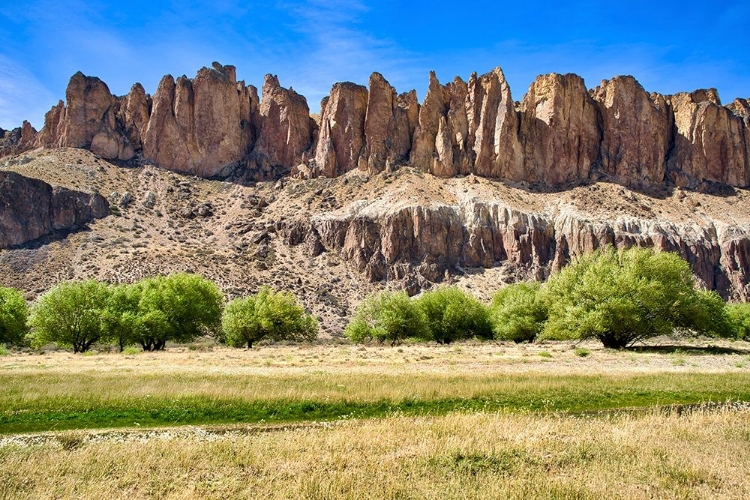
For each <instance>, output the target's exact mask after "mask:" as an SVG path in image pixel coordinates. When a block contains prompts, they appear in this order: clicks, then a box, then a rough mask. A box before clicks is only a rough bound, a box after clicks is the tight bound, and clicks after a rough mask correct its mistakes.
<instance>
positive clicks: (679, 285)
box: [541, 247, 726, 348]
mask: <svg viewBox="0 0 750 500" xmlns="http://www.w3.org/2000/svg"><path fill="white" fill-rule="evenodd" d="M544 294H545V300H546V301H547V303H548V304H549V319H548V320H547V322H546V323H545V326H544V329H543V331H542V334H541V337H542V338H547V339H586V338H591V337H595V338H598V339H599V340H601V342H602V343H603V344H604V345H605V346H606V347H612V348H622V347H625V346H628V345H630V344H632V343H634V342H636V341H638V340H642V339H646V338H650V337H656V336H659V335H665V334H671V333H672V332H673V331H674V330H675V329H680V330H689V331H692V332H695V333H701V334H708V335H717V334H723V333H725V330H724V329H723V327H717V328H714V327H712V326H711V325H712V324H714V325H720V324H722V323H724V322H725V320H726V318H725V317H724V318H722V317H721V311H723V308H720V309H718V308H717V307H715V306H716V305H717V302H716V301H715V297H714V296H712V295H710V294H701V293H699V292H698V290H697V289H696V283H695V278H694V277H693V274H692V272H691V270H690V266H689V265H688V263H687V262H686V261H685V260H683V259H682V258H680V257H679V256H678V255H676V254H673V253H667V252H655V251H654V250H653V249H644V248H631V249H629V250H625V251H619V252H618V251H616V250H615V249H613V248H611V247H608V248H606V249H603V250H598V251H595V252H592V253H590V254H587V255H584V256H582V257H581V258H579V259H578V260H577V261H575V262H573V263H572V264H570V265H569V266H567V267H565V268H564V269H563V270H562V271H560V272H559V273H557V274H556V275H554V276H552V278H550V280H549V281H548V282H547V284H546V285H545V287H544ZM717 315H718V316H717Z"/></svg>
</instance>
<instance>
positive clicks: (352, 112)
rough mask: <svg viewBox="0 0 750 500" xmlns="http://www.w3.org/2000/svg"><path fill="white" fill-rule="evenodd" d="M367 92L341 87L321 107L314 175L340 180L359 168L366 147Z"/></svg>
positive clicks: (359, 87) (349, 86)
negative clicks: (340, 176) (342, 175)
mask: <svg viewBox="0 0 750 500" xmlns="http://www.w3.org/2000/svg"><path fill="white" fill-rule="evenodd" d="M366 113H367V89H366V88H365V87H363V86H361V85H355V84H354V83H349V82H346V83H337V84H335V85H334V86H333V88H332V89H331V94H330V96H329V97H328V99H327V101H326V102H325V103H324V104H321V120H320V133H319V135H318V145H317V148H316V152H315V168H314V170H313V172H314V175H322V176H324V177H336V176H339V175H341V174H344V173H346V172H349V171H350V170H353V169H355V168H357V167H358V166H359V160H360V157H361V156H362V154H363V152H364V151H363V149H364V145H365V114H366Z"/></svg>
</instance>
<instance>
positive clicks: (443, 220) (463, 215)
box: [284, 199, 750, 300]
mask: <svg viewBox="0 0 750 500" xmlns="http://www.w3.org/2000/svg"><path fill="white" fill-rule="evenodd" d="M284 231H285V232H286V233H287V234H295V235H296V236H295V237H294V238H290V239H289V243H290V244H299V243H302V242H304V241H306V240H307V239H308V238H309V237H310V236H309V235H310V234H312V233H314V234H315V238H316V239H317V240H319V241H320V242H321V244H322V246H323V248H324V249H325V250H327V251H333V252H338V253H339V254H340V255H341V256H342V257H343V258H344V259H345V260H347V261H348V262H349V263H350V264H351V265H353V266H354V267H355V268H356V269H357V270H358V271H360V272H362V273H363V274H364V275H365V276H366V277H367V278H368V279H370V280H372V281H382V280H385V281H389V280H405V281H406V282H407V283H409V282H413V283H414V284H415V286H414V287H412V288H411V291H413V292H417V291H418V290H419V289H420V288H422V287H423V286H425V285H427V286H429V283H431V282H435V281H441V280H442V279H443V276H444V275H445V273H446V272H447V273H449V274H451V273H456V272H458V273H460V272H461V271H460V269H462V268H477V267H483V268H491V267H495V266H498V265H501V264H505V265H511V266H516V267H517V268H519V269H521V270H524V269H525V272H526V273H527V276H528V277H530V278H535V279H542V278H545V277H546V276H548V275H549V273H550V272H551V271H552V270H555V269H559V268H560V267H562V266H563V265H564V264H566V263H567V262H568V261H569V260H570V259H571V258H573V257H576V256H580V255H582V254H584V253H586V252H590V251H592V250H595V249H597V248H601V247H604V246H606V245H612V246H615V247H616V248H629V247H632V246H648V247H655V248H657V249H659V250H665V251H670V252H676V253H678V254H680V255H681V256H682V257H684V258H685V259H686V260H687V261H688V262H690V264H691V265H692V267H693V271H694V272H695V274H696V276H698V277H699V278H700V279H701V280H702V282H703V283H704V284H705V286H707V287H708V288H710V289H715V290H718V291H719V292H720V293H721V294H722V295H724V296H732V297H736V298H742V299H744V300H747V299H750V276H749V275H748V273H749V271H750V267H749V266H750V228H742V229H741V228H737V227H731V228H730V227H726V226H723V225H715V224H713V223H712V222H710V221H706V222H705V224H703V225H701V226H696V225H694V224H692V223H685V224H675V223H670V222H666V221H657V220H650V219H641V218H636V217H631V216H619V217H616V218H615V219H613V220H612V219H610V220H608V219H601V220H592V219H591V218H590V217H588V216H584V215H582V214H579V213H577V212H575V211H571V210H564V211H562V210H561V211H558V212H556V213H554V214H549V213H533V212H527V211H523V210H518V209H515V208H513V207H511V206H509V205H507V204H504V203H498V202H484V201H480V200H476V199H475V200H471V201H468V202H463V203H459V204H458V205H432V206H423V205H407V206H403V207H399V208H397V209H393V210H387V211H385V212H379V211H373V210H372V209H371V207H368V206H359V207H358V208H356V209H355V210H353V211H352V212H350V213H348V214H343V215H338V216H333V215H330V214H328V215H324V216H317V217H314V218H313V219H312V221H311V222H302V221H300V222H292V223H289V224H287V225H286V227H285V229H284Z"/></svg>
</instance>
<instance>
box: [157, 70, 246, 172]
mask: <svg viewBox="0 0 750 500" xmlns="http://www.w3.org/2000/svg"><path fill="white" fill-rule="evenodd" d="M257 101H258V99H257V94H256V93H255V92H254V91H253V89H252V88H248V87H245V85H244V83H240V84H238V83H237V81H236V77H235V68H234V67H233V66H222V65H220V64H218V63H214V66H213V68H211V69H209V68H202V69H201V70H200V71H199V72H198V74H197V76H196V77H195V79H193V80H190V79H188V78H186V77H184V76H183V77H180V78H178V79H177V81H174V80H173V79H172V77H171V76H166V77H164V78H163V79H162V81H161V83H160V84H159V88H158V90H157V91H156V94H155V95H154V98H153V109H152V111H151V117H150V118H149V122H148V127H147V128H146V134H145V136H144V139H143V152H144V156H145V157H146V158H147V159H150V160H152V161H154V162H155V163H156V164H157V165H159V166H162V167H164V168H167V169H169V170H174V171H177V172H182V173H187V174H193V175H198V176H200V177H215V176H220V175H221V174H222V173H224V171H225V169H226V168H227V167H231V166H233V165H235V164H236V163H238V162H239V161H241V160H243V159H244V158H245V157H246V156H247V155H248V153H249V152H250V150H251V149H252V146H253V144H252V141H253V139H254V133H253V131H252V124H253V123H257V118H255V117H253V116H252V113H253V112H254V111H256V110H257Z"/></svg>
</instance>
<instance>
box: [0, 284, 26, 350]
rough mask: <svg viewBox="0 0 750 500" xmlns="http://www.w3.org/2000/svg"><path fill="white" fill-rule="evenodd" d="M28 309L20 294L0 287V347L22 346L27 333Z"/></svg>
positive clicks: (11, 289)
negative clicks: (7, 345) (4, 345)
mask: <svg viewBox="0 0 750 500" xmlns="http://www.w3.org/2000/svg"><path fill="white" fill-rule="evenodd" d="M28 315H29V308H28V306H27V305H26V300H25V299H24V298H23V295H21V292H19V291H18V290H15V289H13V288H5V287H0V345H2V344H9V345H22V344H23V343H24V342H25V340H26V334H27V333H28V326H27V320H28Z"/></svg>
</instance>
